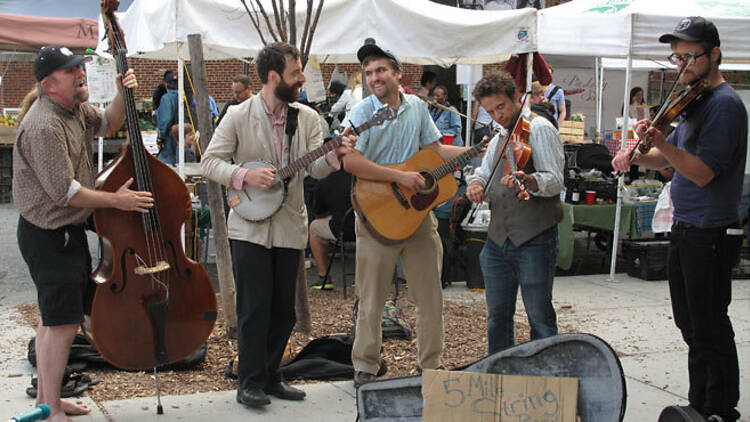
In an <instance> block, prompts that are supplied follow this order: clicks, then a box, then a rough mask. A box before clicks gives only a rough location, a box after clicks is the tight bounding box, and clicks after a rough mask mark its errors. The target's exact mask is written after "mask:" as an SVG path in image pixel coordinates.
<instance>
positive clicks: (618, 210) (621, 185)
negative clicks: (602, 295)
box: [607, 54, 633, 282]
mask: <svg viewBox="0 0 750 422" xmlns="http://www.w3.org/2000/svg"><path fill="white" fill-rule="evenodd" d="M632 67H633V56H631V55H630V54H628V65H627V67H626V68H625V93H624V94H623V104H626V105H627V104H628V103H629V101H628V100H629V98H628V97H629V95H630V73H631V71H632ZM629 111H630V110H629V108H628V107H623V108H622V138H621V140H620V149H624V148H626V147H627V144H628V129H629V127H628V126H629V123H630V121H629V120H630V117H629V114H630V113H629ZM624 189H625V175H624V174H621V175H620V177H618V178H617V206H616V207H615V227H614V230H613V232H612V256H611V257H610V264H609V278H608V279H607V281H610V282H617V280H615V263H616V262H617V240H618V239H619V236H620V216H621V214H622V192H623V190H624Z"/></svg>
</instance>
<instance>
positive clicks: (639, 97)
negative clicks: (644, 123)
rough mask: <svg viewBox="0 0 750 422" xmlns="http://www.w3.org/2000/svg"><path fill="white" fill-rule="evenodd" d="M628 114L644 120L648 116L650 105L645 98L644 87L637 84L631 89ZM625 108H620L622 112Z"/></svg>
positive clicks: (633, 117)
mask: <svg viewBox="0 0 750 422" xmlns="http://www.w3.org/2000/svg"><path fill="white" fill-rule="evenodd" d="M628 104H629V107H628V116H630V118H632V119H636V120H643V119H645V118H646V109H647V108H648V106H647V105H646V102H645V101H644V99H643V88H641V87H639V86H636V87H634V88H633V89H631V90H630V102H629V103H628ZM622 112H623V110H620V114H622Z"/></svg>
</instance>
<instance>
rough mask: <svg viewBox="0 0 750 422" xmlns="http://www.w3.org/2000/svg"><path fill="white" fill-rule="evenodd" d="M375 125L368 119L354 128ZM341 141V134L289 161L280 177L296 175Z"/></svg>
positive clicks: (282, 178)
mask: <svg viewBox="0 0 750 422" xmlns="http://www.w3.org/2000/svg"><path fill="white" fill-rule="evenodd" d="M373 125H374V123H373V122H372V121H367V122H365V123H363V124H362V125H360V126H357V129H355V130H354V133H362V132H363V131H365V130H367V129H369V128H370V127H372V126H373ZM341 143H342V139H341V137H340V136H339V137H337V138H335V139H332V140H330V141H328V142H326V143H324V144H323V145H321V146H320V147H318V148H315V149H314V150H312V151H310V152H308V153H307V154H305V155H303V156H302V157H300V158H298V159H296V160H294V161H292V162H291V163H289V165H287V166H286V167H284V168H283V169H281V170H279V177H281V180H286V179H288V178H290V177H292V176H294V175H295V174H297V173H298V172H299V171H301V170H302V169H304V168H306V167H307V166H309V165H310V164H311V163H312V162H313V161H315V160H317V159H318V158H320V157H322V156H324V155H326V154H328V153H329V152H331V151H333V150H334V149H336V148H338V147H340V146H341Z"/></svg>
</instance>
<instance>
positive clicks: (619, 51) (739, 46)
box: [537, 0, 750, 281]
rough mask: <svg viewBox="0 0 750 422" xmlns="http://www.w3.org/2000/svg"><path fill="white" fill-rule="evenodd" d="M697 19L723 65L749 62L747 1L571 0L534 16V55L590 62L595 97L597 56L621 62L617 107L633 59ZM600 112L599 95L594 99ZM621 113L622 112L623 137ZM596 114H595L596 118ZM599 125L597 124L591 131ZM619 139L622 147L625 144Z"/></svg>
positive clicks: (663, 47) (665, 48)
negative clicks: (713, 32)
mask: <svg viewBox="0 0 750 422" xmlns="http://www.w3.org/2000/svg"><path fill="white" fill-rule="evenodd" d="M686 16H703V17H705V18H708V19H710V20H711V21H713V22H714V23H715V24H716V26H717V28H718V30H719V35H720V37H721V43H722V45H721V49H722V53H723V62H725V63H750V49H748V48H747V46H748V45H749V44H750V0H714V1H710V2H706V1H700V0H660V1H652V0H573V1H571V2H568V3H565V4H563V5H560V6H556V7H552V8H549V9H543V10H541V11H539V15H538V20H537V25H538V30H537V32H538V33H537V36H538V38H539V51H540V52H542V53H550V54H560V55H578V56H590V57H596V58H597V61H596V69H597V77H596V79H597V86H598V87H599V89H598V92H601V89H600V87H601V72H600V69H601V61H600V59H599V58H601V57H617V58H625V59H626V67H625V70H626V71H625V86H624V92H623V103H626V102H627V101H628V95H629V91H630V77H631V71H632V64H633V59H634V58H643V59H651V60H654V59H663V58H666V57H667V56H668V55H669V54H670V49H669V45H668V44H662V43H659V42H658V38H659V36H660V35H661V34H665V33H669V32H672V30H673V29H674V27H675V26H676V25H677V23H678V22H679V20H680V19H682V18H684V17H686ZM598 104H599V106H598V107H599V110H601V96H599V100H598ZM626 113H627V110H623V122H624V127H623V131H622V133H623V134H625V133H627V130H628V127H627V125H628V119H627V118H626ZM600 114H601V112H600V111H599V115H600ZM598 128H600V122H598V123H597V130H598ZM625 141H626V140H625V136H623V140H622V145H623V147H624V145H625ZM622 188H623V178H622V177H620V180H619V183H618V194H617V211H616V213H615V226H614V237H613V239H614V241H613V242H612V257H611V264H610V276H609V280H610V281H614V271H615V261H616V259H617V239H618V236H619V228H620V227H619V226H620V210H621V207H622Z"/></svg>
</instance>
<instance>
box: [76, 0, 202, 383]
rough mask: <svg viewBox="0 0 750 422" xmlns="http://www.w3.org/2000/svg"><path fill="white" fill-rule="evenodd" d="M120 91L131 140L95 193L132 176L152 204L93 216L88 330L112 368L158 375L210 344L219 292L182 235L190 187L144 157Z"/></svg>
mask: <svg viewBox="0 0 750 422" xmlns="http://www.w3.org/2000/svg"><path fill="white" fill-rule="evenodd" d="M117 3H118V2H117V1H116V0H115V1H111V0H110V1H105V0H103V1H102V18H103V20H104V22H105V25H106V27H107V36H108V38H109V44H110V49H111V51H112V53H113V56H114V57H115V60H116V63H117V70H118V72H119V73H121V74H122V75H124V74H125V72H126V71H127V69H128V63H127V60H126V57H125V55H126V52H127V50H126V49H125V44H124V37H123V34H122V31H121V29H120V27H119V24H118V22H117V19H116V17H115V16H114V11H115V10H116V9H117ZM122 90H123V96H124V101H125V111H126V114H127V126H128V137H129V141H130V142H129V145H128V147H127V149H125V150H124V151H123V152H122V153H121V154H120V156H119V157H118V158H116V159H115V161H114V162H113V163H112V164H110V165H109V166H108V167H107V168H105V169H104V170H103V171H102V173H101V174H100V175H99V176H98V177H97V180H96V184H95V187H96V189H98V190H102V191H107V192H114V191H116V190H117V189H118V188H119V187H120V186H122V185H123V183H125V181H127V180H128V179H130V178H133V179H134V189H136V190H139V191H148V192H151V193H152V194H153V198H154V206H153V207H152V208H150V209H149V211H148V212H147V213H140V212H129V211H121V210H118V209H114V208H102V209H97V210H95V212H94V225H95V228H96V232H97V234H98V235H99V236H100V238H101V243H102V258H101V262H100V264H99V266H98V268H97V269H96V270H95V272H94V273H93V274H92V280H93V284H94V285H95V289H94V292H93V294H92V295H90V297H89V299H88V300H87V304H86V305H87V306H86V322H85V326H84V332H85V333H86V334H87V336H88V337H89V339H90V340H91V342H92V343H93V344H94V346H95V347H96V348H97V349H98V350H99V352H100V353H101V355H102V357H104V359H106V360H107V361H108V362H110V363H111V364H112V365H114V366H116V367H118V368H123V369H129V370H141V369H149V368H154V369H156V368H157V367H158V366H161V365H165V364H169V363H174V362H177V361H180V360H183V359H184V358H186V357H187V356H189V355H190V354H192V353H193V352H195V351H196V350H198V348H200V347H201V345H202V344H203V343H205V341H206V340H207V339H208V336H209V335H210V334H211V331H212V330H213V327H214V323H215V321H216V316H217V311H216V310H217V307H216V294H215V292H214V288H213V284H212V282H211V279H210V277H209V276H208V273H207V272H206V269H205V268H204V267H203V266H202V265H201V264H200V263H197V262H195V261H192V260H190V259H189V258H187V256H185V253H184V251H183V247H182V240H181V233H180V231H181V228H182V225H183V224H184V222H185V221H187V220H188V219H189V218H190V214H191V211H192V208H191V201H190V195H189V193H188V191H187V188H186V186H185V183H184V182H183V180H182V179H181V178H180V177H179V176H178V174H177V173H176V172H175V171H174V170H172V169H171V168H170V167H169V166H167V165H166V164H164V163H162V162H161V161H159V160H157V159H156V158H154V157H153V156H152V155H151V154H149V153H148V151H146V149H145V148H144V146H143V140H142V138H141V132H140V130H139V128H138V116H137V112H136V107H135V100H134V97H133V92H132V90H131V89H129V88H126V87H122ZM157 387H158V385H157Z"/></svg>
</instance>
